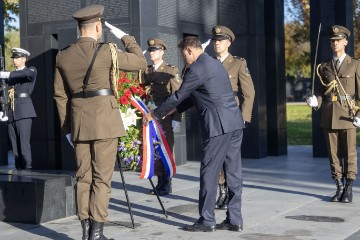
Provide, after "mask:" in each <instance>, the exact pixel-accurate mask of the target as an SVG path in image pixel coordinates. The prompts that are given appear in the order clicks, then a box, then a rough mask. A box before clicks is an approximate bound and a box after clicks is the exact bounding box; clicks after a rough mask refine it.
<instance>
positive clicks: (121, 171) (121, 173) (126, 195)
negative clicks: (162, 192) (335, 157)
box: [116, 154, 168, 229]
mask: <svg viewBox="0 0 360 240" xmlns="http://www.w3.org/2000/svg"><path fill="white" fill-rule="evenodd" d="M116 160H117V163H118V166H119V169H120V175H121V181H122V184H123V187H124V192H125V197H126V202H127V205H128V209H129V214H130V218H131V224H132V228H133V229H135V223H134V217H133V214H132V210H131V204H130V200H129V196H128V193H127V189H126V183H125V178H124V172H123V169H122V167H121V161H120V157H119V155H118V154H116ZM149 181H150V184H151V186H152V188H153V190H154V193H155V195H156V197H157V199H158V201H159V203H160V206H161V208H162V210H163V212H164V215H165V217H166V218H168V215H167V212H166V210H165V208H164V205H163V203H162V201H161V199H160V196H159V193H158V192H157V190H156V188H155V186H154V183H153V181H152V179H151V178H149Z"/></svg>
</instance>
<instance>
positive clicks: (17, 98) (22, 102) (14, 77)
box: [7, 48, 37, 169]
mask: <svg viewBox="0 0 360 240" xmlns="http://www.w3.org/2000/svg"><path fill="white" fill-rule="evenodd" d="M11 51H12V56H11V58H19V57H25V58H28V57H29V56H30V53H29V52H28V51H26V50H25V49H21V48H12V49H11ZM36 76H37V70H36V68H34V67H29V68H27V67H25V68H23V69H21V70H16V71H13V72H11V73H10V76H9V78H8V80H7V83H8V84H9V86H13V90H14V92H13V94H10V102H11V104H10V105H9V108H8V118H9V119H8V122H7V125H8V132H9V138H10V142H11V146H12V150H13V154H14V157H15V168H16V169H31V168H32V165H31V164H32V157H31V146H30V138H31V126H32V119H33V118H36V112H35V108H34V105H33V102H32V100H31V94H32V92H33V90H34V86H35V82H36Z"/></svg>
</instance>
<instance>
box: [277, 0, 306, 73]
mask: <svg viewBox="0 0 360 240" xmlns="http://www.w3.org/2000/svg"><path fill="white" fill-rule="evenodd" d="M285 12H286V13H287V19H286V22H285V26H284V29H285V72H286V75H288V76H299V75H300V76H302V77H310V76H311V67H310V65H311V62H310V0H286V1H285Z"/></svg>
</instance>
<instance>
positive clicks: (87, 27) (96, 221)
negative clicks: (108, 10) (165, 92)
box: [54, 5, 146, 240]
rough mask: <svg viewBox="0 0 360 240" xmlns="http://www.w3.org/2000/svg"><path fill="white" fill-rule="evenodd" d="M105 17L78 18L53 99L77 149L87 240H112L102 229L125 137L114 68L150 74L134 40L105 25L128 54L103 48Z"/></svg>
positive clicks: (81, 13) (94, 8)
mask: <svg viewBox="0 0 360 240" xmlns="http://www.w3.org/2000/svg"><path fill="white" fill-rule="evenodd" d="M103 11H104V6H102V5H90V6H87V7H85V8H82V9H80V10H78V11H76V12H75V13H74V15H73V17H74V19H75V20H77V21H78V26H79V30H80V34H81V35H80V38H79V39H78V40H77V41H76V42H75V43H74V44H72V45H70V46H69V47H67V48H66V49H64V50H62V51H60V52H59V53H58V55H57V58H56V66H55V80H54V98H55V101H56V104H57V108H58V112H59V116H60V124H61V129H62V131H63V132H64V134H66V135H67V138H68V139H69V141H70V143H73V146H74V149H75V159H76V163H77V172H76V180H77V183H76V206H77V214H78V217H79V219H80V220H81V225H82V228H83V238H82V239H83V240H85V239H90V240H94V239H101V240H104V239H107V238H106V237H105V236H104V235H103V227H104V222H107V221H108V206H109V200H110V193H111V178H112V175H113V171H114V166H115V161H116V154H117V146H118V138H119V137H121V136H124V135H125V134H126V132H125V129H124V125H123V122H122V119H121V117H120V113H119V107H118V102H117V99H116V98H115V96H114V92H113V90H112V89H113V84H112V82H113V81H112V78H111V74H110V73H111V70H112V67H113V66H115V65H114V64H113V63H114V62H116V61H115V60H117V61H118V66H119V68H120V69H123V70H129V71H130V70H141V69H145V68H146V59H145V57H144V55H143V54H142V51H141V48H140V46H139V45H138V44H137V43H136V41H135V38H134V37H132V36H129V35H127V34H125V33H124V32H123V31H121V30H120V29H118V28H116V27H114V26H112V25H110V24H107V23H105V24H106V25H107V26H108V27H110V29H111V32H112V33H113V34H114V35H115V36H116V37H117V38H119V39H121V41H122V42H123V44H124V47H125V49H126V50H127V52H118V51H116V48H115V49H114V45H113V44H110V43H105V44H99V39H101V36H102V31H103V27H102V23H101V20H102V13H103ZM95 52H97V55H96V54H95ZM93 56H96V57H93ZM92 59H95V61H94V63H93V65H92V67H89V66H91V61H92ZM90 68H91V71H90V75H89V77H88V83H87V84H86V83H85V82H86V81H85V80H84V79H86V77H85V76H86V75H87V74H86V73H87V72H88V69H90Z"/></svg>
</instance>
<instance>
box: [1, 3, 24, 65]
mask: <svg viewBox="0 0 360 240" xmlns="http://www.w3.org/2000/svg"><path fill="white" fill-rule="evenodd" d="M3 14H4V25H5V35H4V45H5V49H4V50H5V69H6V70H8V71H11V70H14V66H13V63H12V59H11V52H10V49H11V48H12V47H20V33H19V29H18V28H16V27H15V26H14V25H12V23H13V22H16V19H17V18H18V16H19V0H5V1H4V9H3Z"/></svg>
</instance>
